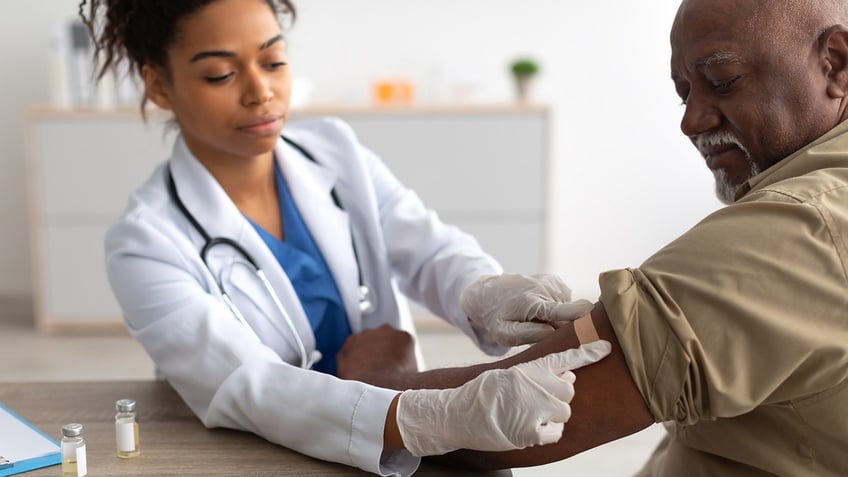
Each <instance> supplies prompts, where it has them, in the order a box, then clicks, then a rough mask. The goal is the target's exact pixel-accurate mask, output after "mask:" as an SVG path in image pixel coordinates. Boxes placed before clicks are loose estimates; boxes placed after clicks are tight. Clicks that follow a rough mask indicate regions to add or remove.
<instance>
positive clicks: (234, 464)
mask: <svg viewBox="0 0 848 477" xmlns="http://www.w3.org/2000/svg"><path fill="white" fill-rule="evenodd" d="M122 398H132V399H135V400H136V402H137V403H138V406H137V407H138V420H139V437H140V441H141V445H140V447H141V455H140V456H138V457H136V458H134V459H127V460H124V459H118V458H117V457H116V456H115V425H114V421H113V419H114V415H115V401H117V400H118V399H122ZM0 402H2V403H4V404H5V405H7V406H8V407H9V408H10V409H12V410H13V411H15V412H16V413H17V414H19V415H21V416H22V417H24V418H25V419H27V420H28V421H30V422H31V423H32V424H33V425H35V426H37V427H38V428H39V429H41V430H42V431H44V432H46V433H47V434H48V435H50V436H51V437H53V438H54V439H57V440H58V438H59V434H60V432H59V430H60V428H61V426H62V425H64V424H67V423H69V422H79V423H81V424H83V425H84V426H85V431H84V437H85V439H86V450H87V457H88V470H89V475H91V476H110V477H111V476H115V477H117V476H135V475H181V476H192V475H203V476H225V475H226V476H233V475H250V476H271V475H273V476H285V475H297V476H324V477H333V476H349V475H371V474H368V473H367V472H363V471H361V470H358V469H354V468H352V467H347V466H344V465H339V464H332V463H328V462H323V461H319V460H316V459H312V458H310V457H307V456H304V455H302V454H298V453H297V452H293V451H290V450H288V449H285V448H283V447H280V446H277V445H275V444H272V443H270V442H268V441H266V440H264V439H262V438H260V437H257V436H255V435H253V434H250V433H246V432H239V431H233V430H229V429H212V430H210V429H206V428H205V427H204V426H203V425H202V424H201V423H200V421H199V420H198V419H197V418H196V417H195V416H194V414H192V412H191V411H190V410H189V408H188V406H186V404H185V403H184V402H183V401H182V399H181V398H180V397H179V395H177V393H176V392H175V391H174V390H173V388H171V386H170V385H169V384H168V383H167V382H160V381H130V382H96V383H85V382H75V383H24V384H17V383H2V384H0ZM57 472H58V473H61V471H60V470H59V468H58V467H46V468H44V469H40V470H36V471H33V472H30V473H26V474H22V475H24V476H27V477H29V476H32V477H36V476H54V475H57ZM470 474H471V473H470V472H468V471H458V470H453V469H448V468H444V467H439V466H437V465H435V464H431V463H429V462H426V461H425V462H424V463H422V464H421V468H420V469H419V470H418V472H417V473H416V474H415V475H416V476H443V477H451V476H467V475H470ZM473 475H478V476H480V477H509V476H511V475H512V473H511V472H510V471H508V470H507V471H498V472H483V473H475V474H473Z"/></svg>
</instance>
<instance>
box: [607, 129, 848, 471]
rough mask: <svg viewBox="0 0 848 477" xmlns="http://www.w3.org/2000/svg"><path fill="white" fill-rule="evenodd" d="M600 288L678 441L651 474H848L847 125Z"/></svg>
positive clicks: (640, 376) (653, 407)
mask: <svg viewBox="0 0 848 477" xmlns="http://www.w3.org/2000/svg"><path fill="white" fill-rule="evenodd" d="M740 195H742V197H741V198H739V200H737V202H736V203H735V204H733V205H730V206H728V207H725V208H723V209H721V210H719V211H717V212H715V213H713V214H712V215H710V216H709V217H707V218H706V219H704V220H703V221H702V222H700V223H699V224H698V225H696V226H695V227H693V228H692V229H691V230H690V231H689V232H687V233H686V234H684V235H683V236H681V237H680V238H679V239H677V240H675V241H674V242H672V243H670V244H669V245H668V246H666V247H665V248H663V249H662V250H660V251H659V252H658V253H657V254H655V255H654V256H652V257H651V258H649V259H648V260H647V261H646V262H645V263H644V264H643V265H642V266H641V267H639V268H636V269H627V270H617V271H610V272H606V273H604V274H602V275H601V277H600V286H601V290H602V293H601V302H603V304H604V306H605V307H606V310H607V313H608V315H609V317H610V320H611V322H612V325H613V327H614V329H615V332H616V334H617V336H618V339H619V341H620V342H621V346H622V348H623V350H624V353H625V357H626V360H627V364H628V367H629V368H630V373H631V375H632V377H633V380H634V382H635V383H636V386H637V387H638V388H639V391H640V392H641V393H642V396H643V398H644V399H645V402H646V403H647V405H648V407H649V409H650V411H651V413H652V414H653V416H654V418H655V419H656V420H657V421H658V422H663V421H665V422H667V424H666V426H667V428H668V429H669V438H668V439H667V441H666V442H664V443H663V444H662V445H661V448H660V449H658V451H657V452H656V453H655V454H654V456H653V457H652V459H651V462H650V463H649V464H648V467H646V469H645V470H644V471H643V472H644V475H651V476H662V477H677V476H681V475H685V476H687V477H697V476H725V475H732V476H758V475H772V474H775V475H786V476H808V475H809V476H837V475H838V476H846V475H848V121H846V122H843V123H842V124H840V125H839V126H837V127H836V128H835V129H833V130H832V131H830V132H829V133H827V134H826V135H825V136H823V137H822V138H820V139H818V140H817V141H815V142H814V143H812V144H811V145H809V146H807V147H806V148H804V149H802V150H801V151H798V152H797V153H795V154H793V155H792V156H790V157H788V158H786V159H784V160H783V161H781V162H779V163H778V164H775V165H774V166H772V167H771V168H769V169H768V170H766V171H765V172H763V173H761V174H759V175H758V176H756V177H755V178H754V179H752V180H750V181H749V183H748V187H746V189H745V190H743V191H741V194H740Z"/></svg>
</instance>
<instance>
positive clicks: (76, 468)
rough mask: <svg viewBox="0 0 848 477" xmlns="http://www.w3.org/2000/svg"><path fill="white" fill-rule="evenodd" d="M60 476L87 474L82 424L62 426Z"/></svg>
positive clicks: (71, 476)
mask: <svg viewBox="0 0 848 477" xmlns="http://www.w3.org/2000/svg"><path fill="white" fill-rule="evenodd" d="M61 448H62V477H84V476H85V475H88V466H87V465H86V458H85V439H83V437H82V424H77V423H71V424H65V425H64V426H62V446H61Z"/></svg>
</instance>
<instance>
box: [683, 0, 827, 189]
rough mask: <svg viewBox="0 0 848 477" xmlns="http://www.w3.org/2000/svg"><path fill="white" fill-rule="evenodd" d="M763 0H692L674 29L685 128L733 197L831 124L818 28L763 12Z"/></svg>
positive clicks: (719, 186) (719, 182) (685, 4)
mask: <svg viewBox="0 0 848 477" xmlns="http://www.w3.org/2000/svg"><path fill="white" fill-rule="evenodd" d="M759 1H761V0H684V2H683V4H682V5H681V7H680V10H679V11H678V14H677V18H676V19H675V22H674V26H673V28H672V32H671V47H672V56H671V72H672V73H671V76H672V79H673V80H674V84H675V88H676V89H677V93H678V95H679V96H680V98H681V99H682V100H683V104H684V105H685V107H686V111H685V113H684V115H683V119H682V121H681V130H682V131H683V133H684V134H686V136H688V137H689V138H690V140H691V141H692V143H693V144H695V146H696V147H697V148H698V150H699V151H700V152H701V155H702V156H703V157H704V159H705V161H706V164H707V167H709V168H710V170H712V171H713V174H714V175H715V177H716V191H717V193H718V195H719V199H721V200H722V201H723V202H725V203H732V202H733V201H734V198H735V194H736V191H737V190H738V189H739V188H740V187H741V186H742V185H743V184H744V183H745V182H746V181H747V180H748V179H750V178H751V177H753V176H755V175H757V174H758V173H759V172H760V171H764V170H766V169H768V168H769V167H771V166H772V165H774V164H775V163H777V162H778V161H780V160H781V159H783V158H784V157H786V156H788V155H790V154H792V153H793V152H795V151H797V150H798V149H800V148H802V147H803V146H804V145H806V144H808V143H809V142H811V141H812V140H814V139H816V138H817V137H819V136H820V135H821V134H823V133H824V132H826V131H827V130H828V129H829V127H824V123H825V118H822V117H821V116H822V113H823V112H824V111H825V109H823V108H824V107H825V104H824V101H825V100H826V99H827V94H826V87H825V83H824V75H823V74H822V72H821V68H820V66H818V63H817V57H816V55H815V53H816V52H817V42H816V37H815V35H814V34H811V35H810V37H809V38H805V37H804V35H803V34H802V33H797V32H794V31H791V32H790V30H791V29H790V26H789V25H779V24H774V22H773V21H769V20H770V15H763V12H760V14H759V15H756V16H755V15H754V13H755V9H756V7H757V3H758V2H759ZM781 29H783V30H785V31H786V32H787V33H786V34H779V33H780V31H781ZM776 32H777V33H778V34H775V33H776Z"/></svg>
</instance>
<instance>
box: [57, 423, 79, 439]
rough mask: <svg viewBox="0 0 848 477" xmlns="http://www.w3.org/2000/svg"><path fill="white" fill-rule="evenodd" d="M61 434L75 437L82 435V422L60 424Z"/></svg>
mask: <svg viewBox="0 0 848 477" xmlns="http://www.w3.org/2000/svg"><path fill="white" fill-rule="evenodd" d="M62 435H63V436H65V437H77V436H80V435H82V424H77V423H76V422H72V423H70V424H65V425H64V426H62Z"/></svg>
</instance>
